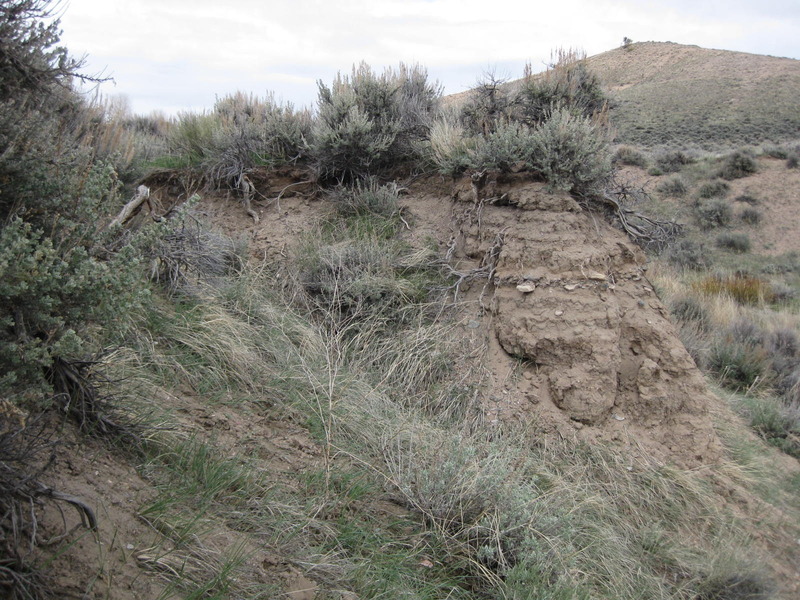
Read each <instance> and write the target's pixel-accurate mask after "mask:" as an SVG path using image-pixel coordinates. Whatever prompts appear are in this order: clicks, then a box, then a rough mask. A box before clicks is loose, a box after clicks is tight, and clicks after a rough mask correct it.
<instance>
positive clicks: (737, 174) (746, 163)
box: [719, 151, 758, 180]
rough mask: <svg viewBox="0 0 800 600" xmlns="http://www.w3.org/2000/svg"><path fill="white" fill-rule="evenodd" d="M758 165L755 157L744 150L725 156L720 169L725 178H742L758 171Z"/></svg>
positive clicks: (720, 174) (721, 175)
mask: <svg viewBox="0 0 800 600" xmlns="http://www.w3.org/2000/svg"><path fill="white" fill-rule="evenodd" d="M757 171H758V165H757V164H756V161H755V159H754V158H753V157H752V156H750V155H749V154H746V153H744V152H740V151H739V152H734V153H733V154H730V155H728V156H726V157H725V159H724V160H723V162H722V166H721V167H720V170H719V176H720V177H722V178H723V179H727V180H731V179H740V178H742V177H747V176H749V175H752V174H753V173H756V172H757Z"/></svg>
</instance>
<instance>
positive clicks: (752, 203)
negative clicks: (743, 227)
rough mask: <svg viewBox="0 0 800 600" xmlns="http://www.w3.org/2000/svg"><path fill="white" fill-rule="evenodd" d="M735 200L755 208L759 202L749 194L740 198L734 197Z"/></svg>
mask: <svg viewBox="0 0 800 600" xmlns="http://www.w3.org/2000/svg"><path fill="white" fill-rule="evenodd" d="M735 200H736V202H744V203H745V204H749V205H750V206H755V205H756V204H758V203H759V202H760V201H759V199H758V198H756V197H755V196H752V195H750V194H741V195H740V196H736V198H735Z"/></svg>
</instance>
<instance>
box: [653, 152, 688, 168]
mask: <svg viewBox="0 0 800 600" xmlns="http://www.w3.org/2000/svg"><path fill="white" fill-rule="evenodd" d="M655 162H656V164H655V166H656V167H657V168H658V169H660V170H661V172H662V173H677V172H678V171H680V170H681V169H682V168H683V167H684V166H686V165H690V164H692V163H693V162H694V160H693V159H692V158H691V157H690V156H689V155H687V154H685V153H684V152H681V151H679V150H678V151H673V152H664V153H662V154H659V155H658V156H656V161H655Z"/></svg>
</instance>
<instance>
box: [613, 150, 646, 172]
mask: <svg viewBox="0 0 800 600" xmlns="http://www.w3.org/2000/svg"><path fill="white" fill-rule="evenodd" d="M614 162H615V163H619V164H622V165H630V166H633V167H641V168H642V169H644V168H646V167H647V157H646V156H645V155H644V154H643V153H642V152H639V151H638V150H636V149H635V148H631V147H630V146H620V147H619V148H617V151H616V152H615V153H614Z"/></svg>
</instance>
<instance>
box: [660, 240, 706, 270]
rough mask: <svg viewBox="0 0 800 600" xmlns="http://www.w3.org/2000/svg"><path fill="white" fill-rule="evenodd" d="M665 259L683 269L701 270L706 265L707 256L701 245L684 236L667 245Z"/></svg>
mask: <svg viewBox="0 0 800 600" xmlns="http://www.w3.org/2000/svg"><path fill="white" fill-rule="evenodd" d="M667 260H668V261H669V262H670V263H671V264H673V265H675V266H677V267H682V268H684V269H694V270H701V269H705V268H706V267H708V258H707V256H706V253H705V251H704V250H703V246H702V245H701V244H699V243H697V242H695V241H693V240H689V239H686V238H684V239H680V240H678V241H676V242H675V243H674V244H672V245H671V246H670V247H669V249H668V250H667Z"/></svg>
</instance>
